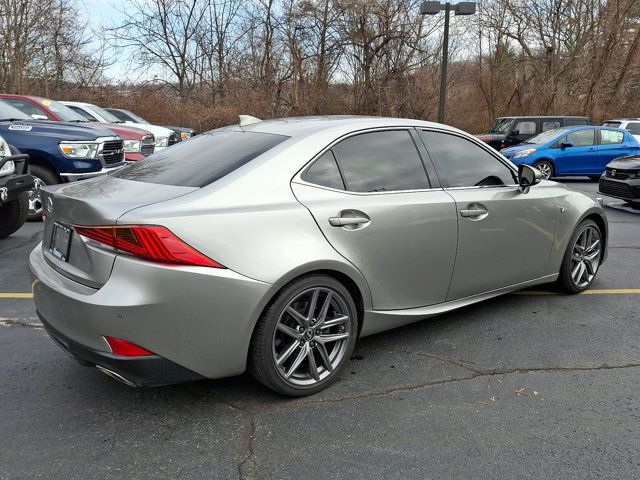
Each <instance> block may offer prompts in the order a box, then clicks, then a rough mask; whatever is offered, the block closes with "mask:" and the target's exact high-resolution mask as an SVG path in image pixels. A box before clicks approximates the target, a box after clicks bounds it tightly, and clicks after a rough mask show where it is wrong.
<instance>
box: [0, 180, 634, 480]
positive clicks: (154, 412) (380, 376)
mask: <svg viewBox="0 0 640 480" xmlns="http://www.w3.org/2000/svg"><path fill="white" fill-rule="evenodd" d="M567 183H568V184H569V185H570V186H571V187H572V188H575V189H579V190H583V191H585V192H587V193H588V194H590V195H593V194H594V193H595V191H596V189H597V184H596V183H592V182H587V181H571V182H567ZM607 203H608V206H607V215H608V218H609V222H610V250H609V258H608V260H607V262H606V263H605V264H604V265H603V266H602V268H601V270H600V272H599V274H598V277H597V279H596V282H595V283H594V284H593V286H592V287H591V294H587V295H577V296H564V295H557V294H553V292H549V291H547V290H546V289H545V288H544V287H538V288H536V289H535V291H528V292H522V293H517V294H511V295H506V296H503V297H500V298H496V299H493V300H490V301H487V302H484V303H481V304H477V305H474V306H471V307H467V308H464V309H461V310H458V311H456V312H453V313H449V314H446V315H442V316H440V317H436V318H433V319H431V320H427V321H423V322H419V323H416V324H413V325H410V326H407V327H403V328H399V329H396V330H394V331H390V332H386V333H383V334H379V335H376V336H373V337H368V338H365V339H362V340H361V341H360V342H359V343H358V345H357V346H356V352H355V354H354V356H353V357H352V359H351V361H350V363H349V365H348V366H347V368H346V370H345V371H344V373H343V375H342V377H341V378H340V379H339V381H338V382H337V383H336V384H334V385H333V386H332V387H330V388H328V389H327V390H325V391H323V392H321V393H319V394H317V395H314V396H312V397H307V398H303V399H294V400H292V399H287V398H283V397H280V396H277V395H275V394H273V393H272V392H270V391H268V390H266V389H265V388H263V387H262V386H261V385H259V384H258V383H257V382H256V381H254V380H253V379H252V378H251V377H250V376H248V375H244V376H241V377H237V378H231V379H224V380H211V381H200V382H194V383H189V384H183V385H176V386H170V387H162V388H155V389H140V388H138V389H134V388H129V387H127V386H125V385H122V384H120V383H118V382H116V381H114V380H112V379H111V378H108V377H106V376H105V375H103V374H101V373H100V372H99V371H97V370H96V369H93V368H85V367H81V366H79V365H78V364H77V363H76V362H75V361H74V360H73V359H71V358H69V357H67V356H66V355H65V354H64V353H63V352H62V351H61V350H60V349H59V348H58V347H57V346H55V345H54V344H53V342H52V341H51V340H50V339H49V338H48V337H47V335H46V333H45V332H44V330H43V329H42V327H41V325H40V322H39V321H38V320H37V318H36V316H35V311H34V306H33V302H32V300H31V299H30V298H29V294H28V293H29V292H30V290H31V285H30V280H29V274H28V267H27V263H26V262H27V258H28V254H29V252H30V251H31V250H32V249H33V248H34V247H35V245H36V244H37V243H38V241H39V239H40V236H41V229H42V226H41V224H38V223H29V224H27V225H25V226H24V227H23V228H22V229H21V230H20V231H19V232H18V233H17V234H16V235H14V236H12V237H10V238H9V239H6V240H1V241H0V272H1V273H0V360H1V362H2V363H1V365H2V368H1V369H0V385H1V387H0V432H2V435H0V478H2V479H17V478H29V479H32V478H47V479H58V478H60V479H63V478H64V479H76V478H77V479H88V478H101V479H116V478H136V479H146V478H149V479H164V478H166V479H174V478H188V479H199V478H208V479H227V478H230V479H236V478H240V479H302V478H304V479H305V480H310V479H334V478H335V479H343V478H345V479H413V478H415V479H466V478H469V479H484V478H518V479H538V480H539V479H545V478H554V479H581V480H582V479H590V478H615V479H618V478H629V479H631V478H638V477H639V476H640V474H639V473H638V472H640V394H639V393H638V385H639V384H640V322H638V319H639V314H638V310H639V309H638V307H639V306H640V275H639V274H638V271H639V268H640V242H639V239H640V211H638V212H635V211H633V210H632V209H628V208H624V207H622V206H621V205H620V204H619V202H617V201H613V200H608V201H607ZM20 294H21V295H20Z"/></svg>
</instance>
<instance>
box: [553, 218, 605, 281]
mask: <svg viewBox="0 0 640 480" xmlns="http://www.w3.org/2000/svg"><path fill="white" fill-rule="evenodd" d="M602 246H603V245H602V232H601V231H600V228H599V227H598V225H597V224H596V223H595V222H594V221H593V220H585V221H583V222H582V223H580V225H578V228H576V231H575V232H574V233H573V236H572V237H571V241H570V242H569V246H568V247H567V251H566V253H565V255H564V259H563V260H562V267H561V268H560V276H559V277H558V286H559V287H560V288H561V289H562V290H563V291H565V292H567V293H580V292H583V291H584V290H586V289H587V288H589V286H590V285H591V284H592V283H593V280H594V278H595V277H596V273H597V272H598V267H599V266H600V261H601V260H602Z"/></svg>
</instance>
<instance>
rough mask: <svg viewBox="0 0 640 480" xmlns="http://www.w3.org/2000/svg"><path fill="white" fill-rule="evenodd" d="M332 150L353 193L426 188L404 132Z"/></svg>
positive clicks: (357, 139)
mask: <svg viewBox="0 0 640 480" xmlns="http://www.w3.org/2000/svg"><path fill="white" fill-rule="evenodd" d="M196 138H197V137H196ZM332 150H333V153H334V154H335V157H336V160H337V162H338V165H339V166H340V170H341V171H342V174H343V178H344V183H345V186H346V188H347V190H350V191H352V192H388V191H398V190H419V189H425V188H429V181H428V179H427V174H426V172H425V170H424V165H423V164H422V160H421V158H420V155H419V154H418V150H417V149H416V146H415V144H414V143H413V140H412V138H411V134H410V133H409V132H408V131H407V130H389V131H384V132H371V133H363V134H360V135H355V136H353V137H349V138H347V139H345V140H343V141H341V142H340V143H338V144H337V145H335V146H334V147H333V148H332Z"/></svg>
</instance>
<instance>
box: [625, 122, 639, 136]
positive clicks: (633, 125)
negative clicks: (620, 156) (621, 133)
mask: <svg viewBox="0 0 640 480" xmlns="http://www.w3.org/2000/svg"><path fill="white" fill-rule="evenodd" d="M627 130H629V132H631V133H632V134H633V135H640V123H639V122H630V123H628V124H627Z"/></svg>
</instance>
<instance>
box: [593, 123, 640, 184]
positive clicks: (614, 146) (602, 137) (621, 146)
mask: <svg viewBox="0 0 640 480" xmlns="http://www.w3.org/2000/svg"><path fill="white" fill-rule="evenodd" d="M596 136H597V139H598V157H597V160H596V163H595V170H594V172H593V173H598V174H600V173H602V172H604V169H605V167H606V166H607V164H608V163H609V162H610V161H611V160H614V159H616V158H618V157H624V156H625V155H629V154H630V153H632V150H631V148H632V145H631V142H632V140H631V139H630V138H627V137H628V136H630V135H629V134H628V133H627V134H626V135H625V132H624V130H620V129H616V130H613V129H608V128H603V129H601V130H598V131H597V133H596Z"/></svg>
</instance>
